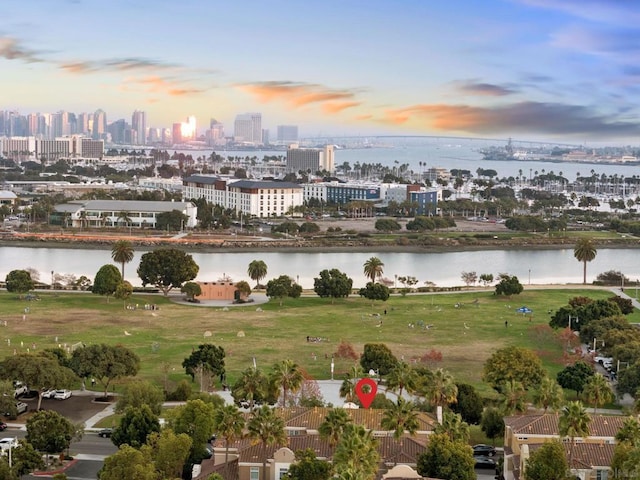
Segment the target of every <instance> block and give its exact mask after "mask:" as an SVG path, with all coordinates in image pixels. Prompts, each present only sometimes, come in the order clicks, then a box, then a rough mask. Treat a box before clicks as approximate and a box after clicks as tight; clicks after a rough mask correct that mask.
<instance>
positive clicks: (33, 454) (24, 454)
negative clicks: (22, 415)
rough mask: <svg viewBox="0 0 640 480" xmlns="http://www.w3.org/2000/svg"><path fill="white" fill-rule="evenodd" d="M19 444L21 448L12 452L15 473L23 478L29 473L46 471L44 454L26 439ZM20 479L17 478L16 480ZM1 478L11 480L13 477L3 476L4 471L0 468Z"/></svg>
mask: <svg viewBox="0 0 640 480" xmlns="http://www.w3.org/2000/svg"><path fill="white" fill-rule="evenodd" d="M19 442H20V447H19V448H15V449H13V451H12V452H11V456H12V463H13V467H12V470H13V472H14V473H15V474H16V475H17V476H18V477H20V478H21V477H22V476H23V475H26V474H27V473H30V472H34V471H36V470H42V469H44V468H45V466H46V465H45V462H44V460H43V459H42V453H40V452H38V451H37V450H36V449H35V448H34V447H33V445H32V444H30V443H29V442H27V441H26V440H24V439H23V440H20V441H19ZM18 477H15V478H16V480H17V478H18ZM0 478H6V479H7V480H9V479H11V478H12V477H9V476H6V475H3V472H2V469H1V468H0Z"/></svg>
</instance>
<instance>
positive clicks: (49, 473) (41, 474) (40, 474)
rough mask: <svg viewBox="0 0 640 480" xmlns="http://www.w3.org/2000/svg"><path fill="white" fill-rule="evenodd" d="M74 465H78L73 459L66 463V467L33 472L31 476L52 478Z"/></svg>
mask: <svg viewBox="0 0 640 480" xmlns="http://www.w3.org/2000/svg"><path fill="white" fill-rule="evenodd" d="M76 463H78V460H77V459H75V458H74V459H73V460H71V461H70V462H69V463H67V464H66V465H63V466H62V467H60V468H59V469H57V470H50V471H47V472H33V473H32V474H31V475H33V476H34V477H52V476H54V475H55V474H56V473H63V472H64V471H65V470H66V469H67V468H69V467H71V466H73V465H75V464H76Z"/></svg>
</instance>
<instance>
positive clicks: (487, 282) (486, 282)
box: [480, 273, 493, 287]
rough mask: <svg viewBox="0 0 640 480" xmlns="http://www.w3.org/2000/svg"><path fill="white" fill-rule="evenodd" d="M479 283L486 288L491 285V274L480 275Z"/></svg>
mask: <svg viewBox="0 0 640 480" xmlns="http://www.w3.org/2000/svg"><path fill="white" fill-rule="evenodd" d="M480 281H481V282H482V284H483V285H484V286H485V287H486V286H488V285H491V284H492V283H493V273H483V274H481V275H480Z"/></svg>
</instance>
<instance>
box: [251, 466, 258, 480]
mask: <svg viewBox="0 0 640 480" xmlns="http://www.w3.org/2000/svg"><path fill="white" fill-rule="evenodd" d="M249 480H260V467H251V468H250V469H249Z"/></svg>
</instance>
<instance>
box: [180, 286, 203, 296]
mask: <svg viewBox="0 0 640 480" xmlns="http://www.w3.org/2000/svg"><path fill="white" fill-rule="evenodd" d="M180 292H181V293H184V294H185V295H186V296H187V298H188V299H189V300H193V299H194V298H195V297H197V296H199V295H202V288H201V287H200V284H199V283H197V282H187V283H185V284H184V285H183V286H182V287H181V288H180Z"/></svg>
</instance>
